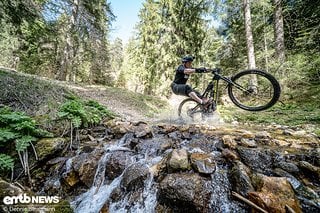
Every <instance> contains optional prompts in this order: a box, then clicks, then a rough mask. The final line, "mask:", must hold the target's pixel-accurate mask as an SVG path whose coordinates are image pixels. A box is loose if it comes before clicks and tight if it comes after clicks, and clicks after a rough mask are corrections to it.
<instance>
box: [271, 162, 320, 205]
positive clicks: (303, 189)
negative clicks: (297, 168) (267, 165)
mask: <svg viewBox="0 0 320 213" xmlns="http://www.w3.org/2000/svg"><path fill="white" fill-rule="evenodd" d="M274 173H275V174H276V175H278V176H281V177H286V178H287V180H288V181H289V183H290V184H291V186H292V188H293V189H294V191H295V192H296V193H297V194H298V195H299V196H302V197H304V198H306V199H309V200H316V199H319V198H320V197H319V196H318V194H317V193H316V192H315V191H314V190H312V189H311V188H309V187H307V186H304V185H303V184H302V183H301V182H300V181H299V180H298V179H296V178H295V177H294V176H292V175H291V174H289V173H288V172H286V171H284V170H282V169H279V168H276V169H275V170H274Z"/></svg>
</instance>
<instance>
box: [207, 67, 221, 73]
mask: <svg viewBox="0 0 320 213" xmlns="http://www.w3.org/2000/svg"><path fill="white" fill-rule="evenodd" d="M206 72H211V73H212V74H219V73H220V72H221V69H220V68H214V69H206Z"/></svg>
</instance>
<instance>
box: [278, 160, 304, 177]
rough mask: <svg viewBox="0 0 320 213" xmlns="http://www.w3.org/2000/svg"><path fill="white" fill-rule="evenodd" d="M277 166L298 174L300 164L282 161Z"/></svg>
mask: <svg viewBox="0 0 320 213" xmlns="http://www.w3.org/2000/svg"><path fill="white" fill-rule="evenodd" d="M275 166H276V167H279V168H281V169H283V170H285V171H287V172H289V173H292V174H297V173H298V172H299V168H298V166H297V165H296V164H294V163H290V162H285V161H280V162H278V163H277V164H275Z"/></svg>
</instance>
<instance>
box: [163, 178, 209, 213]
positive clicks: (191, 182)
mask: <svg viewBox="0 0 320 213" xmlns="http://www.w3.org/2000/svg"><path fill="white" fill-rule="evenodd" d="M209 185H210V184H209V183H208V181H206V180H205V179H204V178H202V177H200V176H199V175H198V174H177V173H175V174H168V175H167V176H166V177H165V178H164V179H163V180H162V181H161V182H160V186H159V191H158V200H159V203H160V205H166V206H169V207H170V208H172V209H173V210H176V211H177V210H178V211H179V212H182V211H186V212H209V205H210V201H209V200H210V197H211V192H210V189H209V187H208V186H209Z"/></svg>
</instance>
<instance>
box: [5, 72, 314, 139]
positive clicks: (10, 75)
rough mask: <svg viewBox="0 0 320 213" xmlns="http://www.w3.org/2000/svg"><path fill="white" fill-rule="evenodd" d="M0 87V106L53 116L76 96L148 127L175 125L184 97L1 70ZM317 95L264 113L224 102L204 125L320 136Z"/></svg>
mask: <svg viewBox="0 0 320 213" xmlns="http://www.w3.org/2000/svg"><path fill="white" fill-rule="evenodd" d="M0 88H3V91H2V93H0V104H5V105H8V106H11V107H13V108H14V109H18V110H22V111H25V112H27V113H28V114H33V115H36V116H38V115H44V114H45V115H47V116H51V115H53V114H54V112H55V111H57V109H58V107H59V105H60V104H61V103H63V102H64V101H65V100H66V98H67V97H68V96H73V95H75V96H79V97H81V98H85V99H91V100H95V101H98V102H99V103H101V104H102V105H104V106H106V107H107V108H108V109H110V110H111V111H113V112H115V113H116V114H117V115H118V116H119V117H121V118H124V119H125V120H129V121H135V122H137V121H146V122H151V123H152V122H165V123H177V122H180V121H179V119H178V116H177V107H178V105H179V103H180V102H181V101H182V100H183V99H184V98H185V97H181V96H175V95H173V96H172V97H171V98H170V99H165V98H163V99H161V98H159V97H153V96H146V95H142V94H139V93H134V92H131V91H128V90H126V89H122V88H115V87H106V86H102V85H84V84H74V83H70V82H61V81H56V80H51V79H48V78H44V77H38V76H35V75H29V74H24V73H19V72H15V71H12V70H11V71H10V70H4V69H0ZM319 94H320V93H319V88H318V87H317V86H314V87H309V89H308V90H304V92H303V93H299V94H294V93H292V94H291V95H293V96H294V100H295V101H292V100H291V101H290V100H285V101H282V102H278V103H277V104H276V105H275V106H274V107H272V108H271V109H268V110H266V111H263V112H247V111H244V110H241V109H238V108H236V107H234V106H233V104H232V103H230V101H229V102H228V101H224V102H225V103H224V105H219V106H218V110H217V111H216V112H215V113H214V114H213V116H212V117H210V118H209V119H206V121H205V122H206V123H207V124H209V125H212V124H213V125H218V124H223V123H225V122H226V123H234V124H238V123H239V124H241V123H246V124H250V125H264V124H265V125H268V124H280V125H287V126H300V127H303V128H304V127H305V128H312V132H314V133H315V134H317V135H320V108H319V106H320V97H319ZM226 99H227V98H226ZM202 123H203V122H202ZM310 126H311V127H310Z"/></svg>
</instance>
